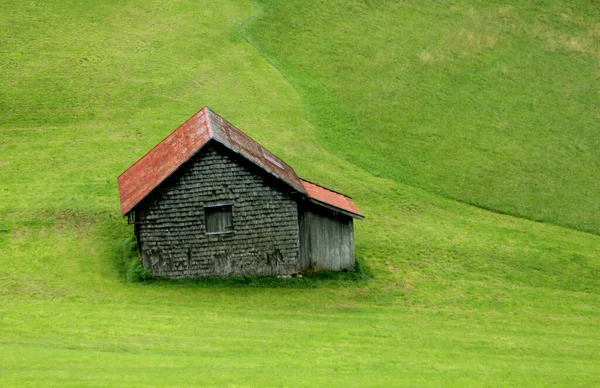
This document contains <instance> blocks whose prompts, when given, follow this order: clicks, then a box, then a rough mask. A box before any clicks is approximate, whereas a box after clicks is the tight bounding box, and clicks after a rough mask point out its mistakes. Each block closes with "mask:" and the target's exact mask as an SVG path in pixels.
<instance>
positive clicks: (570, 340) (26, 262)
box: [0, 0, 600, 387]
mask: <svg viewBox="0 0 600 388" xmlns="http://www.w3.org/2000/svg"><path fill="white" fill-rule="evenodd" d="M536 4H537V3H535V2H532V3H525V4H523V5H521V4H520V3H518V2H514V3H513V4H507V3H506V2H503V3H502V4H499V3H492V2H472V3H469V4H467V3H456V4H455V3H440V4H438V3H433V2H431V3H430V2H426V3H425V4H420V3H417V2H411V1H406V2H397V3H396V2H386V1H348V2H334V1H328V2H318V1H313V2H308V1H306V2H302V3H300V2H295V1H286V2H273V3H268V2H266V1H258V2H256V3H251V2H249V1H241V0H239V1H238V0H229V1H219V2H203V3H197V2H191V1H172V2H161V1H145V2H141V1H119V2H117V1H105V2H102V3H101V4H87V3H85V4H82V3H81V2H75V1H63V2H49V1H48V2H26V3H24V2H20V1H5V2H4V3H3V7H2V13H1V16H0V33H1V35H2V36H3V38H2V39H1V40H0V85H2V86H1V87H0V112H1V114H0V386H84V385H87V386H98V385H100V386H165V385H169V386H194V385H202V386H207V385H208V386H224V385H225V386H263V385H267V386H315V385H325V386H342V385H345V386H358V385H360V386H381V385H388V386H389V385H393V386H398V385H400V386H440V385H446V386H447V385H451V386H569V387H572V386H585V387H589V386H595V385H600V310H599V307H598V306H600V280H599V269H600V252H599V250H598V247H599V246H600V236H599V235H598V234H600V209H599V207H598V206H599V205H598V203H600V201H599V199H600V198H599V192H600V191H599V189H600V187H599V186H598V185H599V183H598V179H597V176H598V171H599V170H600V161H599V158H600V152H598V151H599V150H598V147H599V145H600V137H599V136H598V134H597V133H596V130H597V128H598V121H599V119H600V112H599V107H598V90H600V87H599V86H600V85H599V84H600V82H599V76H600V73H599V67H598V64H599V61H600V52H599V43H598V42H599V37H600V33H599V31H600V30H599V28H600V18H599V17H598V14H599V12H598V11H599V9H598V5H597V4H594V3H593V2H584V1H579V2H572V1H570V2H566V1H564V2H563V1H554V2H549V3H548V4H545V5H543V6H542V5H536ZM204 105H208V106H210V107H211V108H212V109H214V110H215V111H216V112H218V113H219V114H221V115H223V116H224V117H226V118H227V119H228V120H230V121H231V122H232V123H234V124H235V125H237V126H238V127H239V128H241V129H243V130H244V131H245V132H247V133H248V134H249V135H251V136H252V137H253V138H255V139H256V140H258V141H259V142H260V143H261V144H263V145H265V146H266V147H267V148H269V149H270V150H272V151H273V152H274V153H275V154H277V155H278V156H280V157H282V158H283V159H284V160H286V161H287V162H288V163H289V164H291V165H292V166H294V168H295V169H296V170H297V172H298V173H299V175H301V176H305V177H307V178H309V179H311V180H315V181H317V182H319V183H322V184H324V185H327V186H331V187H333V188H335V189H338V190H341V191H343V192H346V193H348V194H349V195H351V196H353V198H354V200H355V202H356V203H357V204H358V206H359V208H360V210H361V211H362V212H363V213H364V214H366V215H367V218H366V219H365V220H364V221H362V222H357V223H356V244H357V246H356V250H357V254H358V255H359V257H360V260H361V263H362V264H363V267H365V268H366V270H367V272H368V273H370V274H371V275H370V277H368V278H367V279H362V280H358V281H357V280H353V279H352V278H348V279H346V278H343V277H342V278H341V279H339V278H336V279H330V280H327V279H318V280H313V279H302V280H296V279H293V280H286V281H279V282H268V281H251V282H246V283H247V284H246V283H244V282H237V283H235V282H222V283H218V282H216V283H215V282H199V283H171V282H151V283H128V282H127V281H126V279H125V276H124V270H123V266H122V254H123V253H122V247H123V245H124V241H125V240H126V239H128V238H129V237H130V235H131V229H130V227H129V226H128V225H126V222H125V220H123V219H122V218H121V217H120V216H119V203H118V193H117V187H116V176H117V175H119V174H120V173H121V172H122V171H123V170H124V169H125V168H127V167H128V166H129V165H130V164H132V163H133V162H134V161H135V160H137V158H139V157H140V156H141V155H143V154H144V153H145V152H146V151H147V150H148V149H150V148H151V147H152V146H153V145H155V144H156V143H157V142H158V141H160V140H161V139H162V138H163V137H164V136H166V135H167V134H168V133H169V132H170V131H172V130H173V129H174V128H175V127H176V126H178V125H179V124H180V123H181V122H183V121H184V120H185V119H187V118H188V117H189V116H191V115H192V114H193V113H194V112H195V111H197V110H198V109H200V108H201V107H202V106H204ZM472 205H476V206H472ZM485 208H488V209H493V210H495V211H494V212H492V211H489V210H485ZM510 214H512V215H510ZM515 216H518V217H515ZM536 220H537V221H544V222H537V221H536ZM586 231H587V232H586Z"/></svg>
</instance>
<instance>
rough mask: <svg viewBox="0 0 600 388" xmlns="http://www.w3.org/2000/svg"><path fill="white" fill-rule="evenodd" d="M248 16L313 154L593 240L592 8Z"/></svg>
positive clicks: (366, 4)
mask: <svg viewBox="0 0 600 388" xmlns="http://www.w3.org/2000/svg"><path fill="white" fill-rule="evenodd" d="M257 4H258V6H259V9H260V10H261V12H260V13H259V16H258V17H257V18H255V19H254V20H253V22H252V23H249V24H248V26H247V28H245V29H244V31H245V32H246V33H247V35H248V39H249V41H250V42H252V43H253V44H255V45H256V46H257V47H259V48H260V49H261V51H262V52H264V53H265V55H266V56H267V57H268V58H269V59H270V60H271V61H272V62H273V63H275V64H276V65H277V66H278V68H279V69H280V70H281V71H282V72H283V74H285V75H286V77H287V78H288V79H289V80H290V81H291V82H293V83H294V84H295V85H297V87H298V88H299V89H300V90H301V93H302V94H303V97H304V99H305V102H306V106H307V108H306V109H307V115H306V116H307V117H308V118H309V120H311V121H312V122H313V123H314V124H315V125H316V127H317V130H318V134H317V139H316V142H317V143H318V144H319V145H321V146H323V147H324V148H326V149H327V150H329V151H331V152H333V153H335V154H336V155H341V156H343V157H344V158H345V159H346V160H348V161H350V162H351V163H353V164H356V165H359V166H361V167H363V168H365V169H366V170H368V171H370V172H371V173H374V174H378V175H380V176H384V177H387V178H390V179H393V180H395V181H397V182H403V183H408V184H411V185H414V186H418V187H421V188H424V189H426V190H428V191H432V192H436V193H439V194H441V195H444V196H446V197H449V198H453V199H457V200H460V201H463V202H465V203H469V204H473V205H476V206H481V207H484V208H487V209H492V210H494V211H499V212H503V213H508V214H513V215H517V216H520V217H526V218H529V219H534V220H538V221H543V222H549V223H553V224H557V225H564V226H568V227H571V228H575V229H579V230H583V231H589V232H592V233H595V234H600V194H599V193H600V181H599V180H598V179H597V177H598V171H599V167H600V136H598V128H599V127H600V105H599V104H598V101H600V82H599V78H600V73H599V62H600V24H599V23H600V21H599V18H598V11H599V9H598V4H596V3H594V2H590V1H586V0H581V1H569V2H564V1H553V2H550V3H546V2H544V3H543V4H542V3H538V2H523V1H508V2H507V1H499V2H497V1H485V2H479V1H477V2H464V1H460V2H445V3H443V4H439V2H422V1H387V0H379V1H330V0H311V1H305V0H301V1H285V2H282V1H269V0H257ZM342 139H343V140H342Z"/></svg>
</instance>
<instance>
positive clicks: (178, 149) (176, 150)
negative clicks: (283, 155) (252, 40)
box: [117, 107, 362, 218]
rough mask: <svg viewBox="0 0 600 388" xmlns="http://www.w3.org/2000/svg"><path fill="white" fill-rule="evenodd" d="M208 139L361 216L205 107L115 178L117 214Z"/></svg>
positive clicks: (345, 201) (339, 196)
mask: <svg viewBox="0 0 600 388" xmlns="http://www.w3.org/2000/svg"><path fill="white" fill-rule="evenodd" d="M211 139H213V140H215V141H217V142H219V143H221V144H223V145H224V146H225V147H227V148H229V149H230V150H232V151H233V152H236V153H237V154H239V155H241V156H242V157H244V158H246V159H248V160H249V161H251V162H252V163H254V164H256V165H258V166H259V167H261V168H262V169H263V170H265V171H266V172H267V173H269V174H271V175H273V176H275V177H276V178H278V179H280V180H282V181H283V182H285V183H287V184H288V185H290V186H291V187H293V188H294V189H295V190H296V191H298V192H300V193H302V194H304V195H307V196H308V197H310V198H311V199H314V200H315V201H317V202H321V203H324V204H327V205H329V206H333V207H335V208H339V209H341V210H343V211H346V212H349V213H352V215H353V216H357V217H358V218H362V216H361V215H360V213H358V209H356V206H355V205H354V203H353V202H352V200H350V198H348V197H346V196H345V195H343V194H339V193H336V192H334V191H331V190H328V189H326V188H324V187H321V186H318V185H315V184H313V183H310V182H308V181H304V180H302V179H300V178H299V177H298V176H297V175H296V172H295V171H294V169H293V168H291V167H290V166H288V165H287V164H285V163H284V162H283V161H282V160H281V159H279V158H278V157H277V156H275V155H273V154H272V153H271V152H269V151H268V150H267V149H265V148H264V147H262V146H261V145H260V144H258V143H257V142H255V141H254V140H252V139H251V138H250V137H248V136H247V135H245V134H244V133H243V132H242V131H240V130H239V129H237V128H236V127H234V126H233V125H231V124H230V123H229V122H227V121H226V120H225V119H223V118H222V117H221V116H219V115H217V114H216V113H214V112H213V111H211V110H210V109H209V108H208V107H204V108H202V110H200V111H199V112H198V113H196V114H195V115H193V116H192V117H190V118H189V119H188V120H187V121H186V122H185V123H183V124H182V125H181V126H180V127H179V128H177V129H176V130H175V131H173V133H171V134H170V135H169V136H167V137H166V138H165V139H164V140H163V141H161V142H160V143H158V144H157V145H156V146H155V147H154V148H153V149H151V150H150V151H149V152H148V153H147V154H146V155H144V156H143V157H142V158H141V159H139V160H138V161H137V162H135V163H134V164H133V165H132V166H131V167H129V168H128V169H127V170H126V171H125V172H124V173H123V174H121V175H120V176H119V177H118V178H117V179H118V182H119V195H120V197H121V214H123V215H125V214H127V213H129V212H130V211H131V210H132V209H133V208H134V207H135V206H136V205H137V204H138V203H139V202H140V201H141V200H142V199H144V198H145V197H146V196H147V195H148V194H150V192H151V191H152V190H154V189H155V188H156V187H157V186H158V185H159V184H161V183H162V182H163V181H164V180H165V179H166V178H167V177H169V176H170V175H171V174H173V173H174V172H175V171H176V170H177V169H178V168H179V167H180V166H181V165H182V164H183V163H185V162H186V161H188V160H189V159H190V158H191V157H193V156H194V155H195V154H196V153H197V152H198V151H199V150H200V149H201V148H202V147H203V146H204V145H205V144H206V143H208V141H209V140H211Z"/></svg>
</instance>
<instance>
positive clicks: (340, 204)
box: [302, 179, 364, 218]
mask: <svg viewBox="0 0 600 388" xmlns="http://www.w3.org/2000/svg"><path fill="white" fill-rule="evenodd" d="M302 185H303V186H304V190H306V194H308V196H309V197H310V198H311V199H313V200H316V201H318V202H322V203H324V204H327V205H330V206H333V207H335V208H338V209H341V210H345V211H346V212H348V213H352V214H351V215H352V216H354V217H356V218H364V217H363V216H362V215H361V214H360V213H359V212H358V209H357V208H356V205H355V204H354V202H352V199H350V197H347V196H345V195H344V194H341V193H336V192H335V191H332V190H329V189H327V188H325V187H323V186H319V185H316V184H314V183H312V182H309V181H305V180H304V179H302Z"/></svg>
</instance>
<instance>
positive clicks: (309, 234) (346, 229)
mask: <svg viewBox="0 0 600 388" xmlns="http://www.w3.org/2000/svg"><path fill="white" fill-rule="evenodd" d="M299 212H300V214H299V220H300V222H299V224H300V262H301V267H302V270H303V271H304V270H306V269H309V268H310V269H313V270H315V271H318V270H322V269H326V270H331V271H341V270H353V269H354V230H353V220H352V217H348V216H346V215H343V214H340V213H337V212H334V211H331V210H329V209H326V208H322V207H320V206H315V205H313V204H309V203H303V204H301V206H300V211H299Z"/></svg>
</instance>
